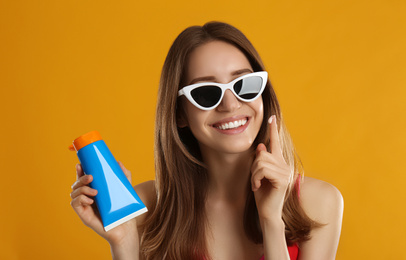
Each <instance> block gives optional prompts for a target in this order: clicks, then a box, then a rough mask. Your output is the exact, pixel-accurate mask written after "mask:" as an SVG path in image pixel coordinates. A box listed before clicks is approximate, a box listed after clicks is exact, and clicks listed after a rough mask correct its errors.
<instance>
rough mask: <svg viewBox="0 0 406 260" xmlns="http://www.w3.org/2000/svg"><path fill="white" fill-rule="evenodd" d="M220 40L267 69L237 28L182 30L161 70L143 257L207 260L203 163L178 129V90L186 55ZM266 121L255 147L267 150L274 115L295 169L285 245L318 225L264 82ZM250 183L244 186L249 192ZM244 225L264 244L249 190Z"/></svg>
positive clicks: (286, 213)
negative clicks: (302, 199) (303, 201)
mask: <svg viewBox="0 0 406 260" xmlns="http://www.w3.org/2000/svg"><path fill="white" fill-rule="evenodd" d="M214 40H219V41H224V42H227V43H230V44H232V45H234V46H236V47H237V48H239V49H240V50H241V51H242V52H243V53H244V54H245V56H246V57H247V58H248V60H249V62H250V64H251V66H252V68H253V70H254V71H263V70H265V68H264V65H263V63H262V61H261V58H260V57H259V55H258V53H257V51H256V50H255V49H254V47H253V46H252V44H251V43H250V42H249V40H248V39H247V38H246V37H245V36H244V35H243V34H242V33H241V32H240V31H239V30H238V29H236V28H235V27H233V26H231V25H228V24H226V23H221V22H209V23H206V24H205V25H204V26H192V27H189V28H187V29H185V30H184V31H183V32H182V33H181V34H180V35H179V36H178V37H177V38H176V39H175V41H174V43H173V44H172V46H171V48H170V50H169V52H168V55H167V57H166V60H165V63H164V65H163V68H162V74H161V79H160V85H159V91H158V100H157V110H156V121H155V170H156V181H155V183H156V192H157V197H156V206H155V208H154V209H150V211H151V215H150V216H149V218H148V219H147V221H146V222H145V225H144V228H143V232H142V234H141V245H140V249H141V256H142V257H143V258H145V259H203V258H205V259H209V258H210V257H209V256H208V253H207V249H206V242H205V241H206V237H205V229H206V224H207V221H206V216H205V198H206V192H207V182H208V181H207V172H206V169H205V166H204V163H203V162H202V160H201V156H200V150H199V146H198V143H197V140H196V139H195V138H194V136H193V134H192V133H191V131H190V130H189V129H188V128H179V127H178V126H177V118H178V117H179V116H180V113H181V112H182V109H181V105H180V104H179V99H178V95H177V93H178V90H179V88H180V87H181V86H182V85H183V84H184V83H185V82H184V80H185V68H186V66H187V60H188V57H189V54H190V53H191V52H192V51H193V50H194V49H195V48H196V47H198V46H201V45H203V44H205V43H207V42H210V41H214ZM262 99H263V105H264V119H263V122H262V125H261V128H260V130H259V133H258V135H257V137H256V139H255V142H254V144H253V147H256V146H257V145H258V144H259V143H264V144H265V145H266V146H267V148H268V149H269V148H270V147H269V145H270V138H269V127H268V123H267V120H268V118H269V117H270V116H271V115H276V119H277V125H278V131H279V138H280V142H281V145H282V149H283V155H284V158H285V161H286V163H288V164H289V165H290V166H291V168H292V170H294V173H295V175H294V180H295V181H294V182H292V184H291V187H290V188H289V190H288V192H287V194H286V200H285V204H284V208H283V215H282V218H283V220H284V222H285V226H286V232H285V234H286V239H287V243H289V244H290V243H295V242H300V241H305V240H308V239H309V233H310V230H311V228H312V227H314V226H316V225H317V224H316V223H315V222H313V221H312V220H311V219H309V218H308V217H307V215H306V214H305V212H304V211H303V209H302V208H301V206H300V203H299V200H298V190H297V185H295V183H297V180H298V178H300V176H302V174H303V167H302V163H301V161H300V159H299V157H298V156H297V154H296V151H295V148H294V146H293V143H292V141H291V138H290V135H289V133H288V131H287V129H286V127H285V125H284V122H283V117H282V113H281V111H280V106H279V103H278V100H277V98H276V95H275V92H274V90H273V88H272V86H271V84H270V82H269V80H268V83H267V85H266V88H265V90H264V92H263V94H262ZM248 187H249V183H247V189H248ZM243 221H244V227H245V232H246V235H247V236H248V237H249V238H250V239H251V240H252V241H253V242H255V243H262V232H261V228H260V225H259V218H258V211H257V209H256V204H255V199H254V196H253V192H252V191H251V192H248V197H247V202H246V207H245V214H244V219H243Z"/></svg>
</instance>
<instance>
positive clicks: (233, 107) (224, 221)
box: [71, 41, 343, 260]
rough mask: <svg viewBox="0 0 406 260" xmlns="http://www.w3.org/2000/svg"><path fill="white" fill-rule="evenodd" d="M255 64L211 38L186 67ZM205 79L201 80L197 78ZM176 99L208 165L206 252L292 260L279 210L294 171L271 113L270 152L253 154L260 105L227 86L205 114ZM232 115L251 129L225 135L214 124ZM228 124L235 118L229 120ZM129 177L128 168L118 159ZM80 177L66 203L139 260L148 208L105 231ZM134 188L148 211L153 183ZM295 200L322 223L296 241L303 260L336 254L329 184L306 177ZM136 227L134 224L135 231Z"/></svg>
mask: <svg viewBox="0 0 406 260" xmlns="http://www.w3.org/2000/svg"><path fill="white" fill-rule="evenodd" d="M250 71H252V68H251V66H250V64H249V62H248V60H247V58H246V57H245V56H244V55H243V53H242V52H241V51H239V50H238V49H237V48H235V47H234V46H232V45H230V44H228V43H225V42H221V41H213V42H209V43H206V44H204V45H202V46H200V47H198V48H196V49H195V50H194V51H193V52H192V53H191V55H190V58H189V62H188V66H187V73H186V75H187V78H186V80H187V82H188V83H191V82H193V83H196V79H198V80H197V82H202V81H210V82H219V83H228V82H230V81H232V80H233V79H235V78H237V77H239V76H241V75H244V74H247V73H250ZM202 77H204V79H201V80H199V78H202ZM181 103H182V105H183V108H184V112H185V113H184V116H183V117H181V118H179V119H178V125H179V126H180V127H189V128H190V129H191V131H192V132H193V134H194V135H195V137H196V139H197V140H198V142H199V145H200V148H201V152H202V157H203V160H204V162H205V163H206V164H207V165H208V174H209V189H208V191H209V192H208V197H207V201H206V212H207V218H208V222H209V225H208V226H209V227H210V228H208V230H207V232H206V234H207V237H206V240H207V246H208V251H209V253H210V255H211V256H212V258H213V259H226V260H227V259H260V258H261V256H262V255H265V259H267V260H270V259H278V260H283V259H289V254H288V251H287V246H286V242H285V234H284V228H285V227H284V223H283V221H282V217H281V216H282V207H283V201H284V197H285V192H286V189H287V188H288V185H289V183H290V181H291V179H292V171H291V169H290V167H289V166H288V165H287V164H286V162H285V161H284V159H283V156H282V152H281V146H280V144H279V139H278V131H277V126H276V120H275V119H274V118H272V117H271V118H270V121H269V122H270V123H269V127H270V130H271V131H270V132H271V151H266V148H265V146H264V145H263V144H259V145H258V147H256V150H255V153H253V152H252V148H251V146H252V144H253V142H254V139H255V137H256V135H257V134H258V131H259V129H260V125H261V122H262V120H263V104H262V99H261V98H259V99H257V100H255V101H253V102H250V103H245V102H241V101H239V100H238V99H237V98H236V97H235V96H234V95H233V94H232V92H231V91H229V90H227V91H226V93H225V95H224V98H223V100H222V102H221V103H220V105H219V106H218V107H216V108H215V109H213V110H210V111H203V110H200V109H198V108H196V107H195V106H193V105H192V104H191V103H190V102H189V101H187V100H186V99H185V98H182V100H181ZM235 116H243V117H249V122H248V123H247V124H248V127H247V128H246V129H245V130H244V131H243V132H241V133H238V134H233V135H226V134H224V133H221V132H219V131H218V130H216V128H215V127H213V124H214V123H216V122H219V121H223V120H228V119H229V118H232V117H235ZM231 121H232V120H231ZM120 166H121V167H122V169H123V171H124V172H125V173H126V175H127V177H128V178H129V179H130V180H131V172H130V171H128V170H127V169H126V168H125V167H124V165H123V164H122V163H121V162H120ZM76 170H77V177H78V178H77V181H76V182H75V183H74V185H73V186H72V190H73V191H72V193H71V197H72V202H71V205H72V207H73V209H74V210H75V212H76V213H77V214H78V215H79V217H80V218H81V220H82V221H83V222H84V224H85V225H87V226H89V227H90V228H92V229H93V230H95V231H96V232H97V233H98V234H99V235H100V236H102V237H103V238H105V239H106V240H107V241H108V242H109V244H110V246H111V251H112V255H113V259H128V258H131V259H138V257H139V254H138V250H139V248H138V244H139V242H138V232H142V230H140V229H139V226H140V225H141V224H142V223H143V222H144V221H145V219H146V218H148V216H149V215H148V213H145V214H142V215H141V216H139V217H137V218H135V219H133V220H131V221H128V222H126V223H124V224H122V225H120V226H118V227H116V228H114V229H112V230H110V231H109V232H104V230H103V228H102V224H101V221H100V219H99V218H98V216H97V215H96V214H95V211H94V206H93V204H94V201H93V200H92V199H91V198H92V197H93V196H95V195H96V194H97V191H95V190H93V189H91V188H90V187H89V186H88V184H89V183H90V182H91V180H92V177H91V176H90V175H87V176H85V175H83V171H82V169H81V167H80V165H77V166H76ZM247 182H250V183H251V187H252V190H253V191H254V195H255V201H256V204H257V208H258V213H259V217H260V223H261V228H262V231H263V234H264V244H263V245H256V244H254V243H252V242H251V241H249V239H248V238H247V237H246V235H245V233H244V229H243V225H242V218H243V212H244V206H245V199H246V193H244V192H241V191H245V190H246V184H247ZM134 188H135V190H136V192H137V193H138V195H139V196H140V197H141V199H142V201H143V202H144V203H145V204H146V206H147V207H148V208H153V207H154V205H153V201H154V196H155V191H154V181H149V182H145V183H141V184H139V185H136V186H135V187H134ZM300 199H301V203H302V206H303V208H304V210H305V211H306V213H307V214H308V216H309V217H310V218H312V219H314V220H316V221H319V222H321V223H324V224H326V225H325V226H323V227H321V228H318V229H317V230H312V232H311V235H312V238H311V239H310V240H309V241H307V242H304V243H302V244H301V245H300V247H301V255H300V259H301V260H310V259H311V260H318V259H320V260H321V259H323V260H326V259H335V255H336V251H337V247H338V242H339V237H340V231H341V223H342V215H343V199H342V196H341V194H340V192H339V191H338V190H337V189H336V188H335V187H334V186H332V185H330V184H328V183H326V182H323V181H320V180H316V179H313V178H310V177H305V179H304V181H303V183H301V193H300ZM137 226H138V228H137Z"/></svg>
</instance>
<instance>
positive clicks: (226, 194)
mask: <svg viewBox="0 0 406 260" xmlns="http://www.w3.org/2000/svg"><path fill="white" fill-rule="evenodd" d="M201 151H202V157H203V161H204V163H205V164H206V165H207V170H208V177H209V183H208V196H209V198H212V199H215V200H221V201H228V202H235V203H238V202H242V203H245V199H246V196H247V192H248V190H247V188H248V185H249V183H250V180H251V165H252V162H253V160H254V153H253V151H251V150H248V151H245V152H242V153H236V154H225V153H219V152H213V151H205V149H204V148H203V149H202V150H201Z"/></svg>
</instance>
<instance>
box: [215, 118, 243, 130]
mask: <svg viewBox="0 0 406 260" xmlns="http://www.w3.org/2000/svg"><path fill="white" fill-rule="evenodd" d="M246 123H247V119H241V120H238V121H234V122H228V123H225V124H222V125H220V126H217V128H219V129H221V130H225V129H232V128H237V127H240V126H242V125H245V124H246Z"/></svg>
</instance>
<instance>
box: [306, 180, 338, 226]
mask: <svg viewBox="0 0 406 260" xmlns="http://www.w3.org/2000/svg"><path fill="white" fill-rule="evenodd" d="M300 200H301V203H302V206H303V208H304V210H305V211H306V213H307V214H308V215H309V217H310V218H311V219H313V220H316V221H320V222H322V223H323V222H324V223H325V222H330V221H333V219H336V218H339V219H341V217H342V214H343V209H344V199H343V196H342V194H341V192H340V191H339V190H338V189H337V188H336V187H334V186H333V185H332V184H330V183H328V182H325V181H322V180H318V179H315V178H311V177H307V176H306V177H304V180H303V182H302V183H301V187H300Z"/></svg>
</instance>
